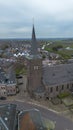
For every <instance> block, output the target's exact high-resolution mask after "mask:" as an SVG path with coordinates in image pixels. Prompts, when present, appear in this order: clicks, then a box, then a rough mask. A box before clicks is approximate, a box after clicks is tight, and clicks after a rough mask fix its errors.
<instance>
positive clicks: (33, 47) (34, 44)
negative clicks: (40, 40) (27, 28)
mask: <svg viewBox="0 0 73 130" xmlns="http://www.w3.org/2000/svg"><path fill="white" fill-rule="evenodd" d="M31 41H32V43H31V51H30V54H31V55H32V56H33V57H36V56H37V55H38V45H37V40H36V35H35V28H34V24H33V28H32V40H31Z"/></svg>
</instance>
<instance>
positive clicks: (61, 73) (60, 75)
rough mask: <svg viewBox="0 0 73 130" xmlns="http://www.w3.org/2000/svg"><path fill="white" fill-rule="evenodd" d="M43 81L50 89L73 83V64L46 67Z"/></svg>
mask: <svg viewBox="0 0 73 130" xmlns="http://www.w3.org/2000/svg"><path fill="white" fill-rule="evenodd" d="M43 81H44V83H45V85H46V86H49V87H50V86H56V85H62V84H67V83H71V82H73V63H71V64H60V65H54V66H46V67H44V68H43Z"/></svg>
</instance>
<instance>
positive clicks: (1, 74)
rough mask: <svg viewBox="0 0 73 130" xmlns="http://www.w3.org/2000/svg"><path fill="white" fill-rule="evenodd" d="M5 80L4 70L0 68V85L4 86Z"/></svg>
mask: <svg viewBox="0 0 73 130" xmlns="http://www.w3.org/2000/svg"><path fill="white" fill-rule="evenodd" d="M5 79H6V77H5V72H4V70H3V69H2V68H1V67H0V83H3V84H5Z"/></svg>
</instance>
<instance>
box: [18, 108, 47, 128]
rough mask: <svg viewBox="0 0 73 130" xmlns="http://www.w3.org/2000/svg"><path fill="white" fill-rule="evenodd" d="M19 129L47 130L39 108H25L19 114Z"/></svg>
mask: <svg viewBox="0 0 73 130" xmlns="http://www.w3.org/2000/svg"><path fill="white" fill-rule="evenodd" d="M18 120H19V130H24V129H26V130H41V129H42V130H46V128H45V127H44V125H43V121H42V118H41V115H40V112H39V110H37V109H32V110H25V111H23V112H21V113H20V114H19V118H18Z"/></svg>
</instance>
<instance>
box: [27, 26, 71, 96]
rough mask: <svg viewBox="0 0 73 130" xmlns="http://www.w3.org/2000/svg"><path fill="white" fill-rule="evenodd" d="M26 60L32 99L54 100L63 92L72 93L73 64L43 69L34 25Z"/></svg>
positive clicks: (28, 86) (29, 90)
mask: <svg viewBox="0 0 73 130" xmlns="http://www.w3.org/2000/svg"><path fill="white" fill-rule="evenodd" d="M26 59H27V67H28V75H27V91H28V93H29V94H30V96H31V97H35V98H43V97H44V98H54V97H56V96H58V95H59V94H60V93H63V92H70V93H71V91H72V88H73V64H72V63H71V64H60V65H55V66H48V65H47V66H45V67H43V64H42V57H41V55H40V53H39V51H38V43H37V40H36V35H35V28H34V25H33V29H32V40H31V50H30V55H29V56H27V57H26Z"/></svg>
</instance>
